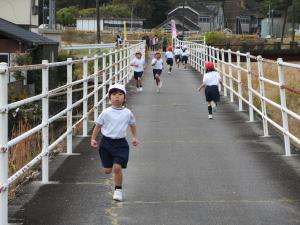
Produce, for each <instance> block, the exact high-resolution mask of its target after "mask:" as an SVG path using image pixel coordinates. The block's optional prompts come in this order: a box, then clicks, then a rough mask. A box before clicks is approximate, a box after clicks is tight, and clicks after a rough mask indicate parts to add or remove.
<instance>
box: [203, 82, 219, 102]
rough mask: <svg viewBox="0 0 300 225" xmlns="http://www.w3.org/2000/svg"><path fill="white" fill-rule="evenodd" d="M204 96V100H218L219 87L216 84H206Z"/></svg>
mask: <svg viewBox="0 0 300 225" xmlns="http://www.w3.org/2000/svg"><path fill="white" fill-rule="evenodd" d="M205 97H206V101H207V102H210V101H214V102H218V101H220V93H219V88H218V86H217V85H212V86H206V87H205Z"/></svg>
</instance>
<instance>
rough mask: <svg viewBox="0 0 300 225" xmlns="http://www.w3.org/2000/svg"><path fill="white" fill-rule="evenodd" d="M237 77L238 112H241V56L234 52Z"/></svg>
mask: <svg viewBox="0 0 300 225" xmlns="http://www.w3.org/2000/svg"><path fill="white" fill-rule="evenodd" d="M236 64H237V76H238V93H239V111H243V100H242V96H243V92H242V78H241V74H242V73H241V55H240V51H237V52H236Z"/></svg>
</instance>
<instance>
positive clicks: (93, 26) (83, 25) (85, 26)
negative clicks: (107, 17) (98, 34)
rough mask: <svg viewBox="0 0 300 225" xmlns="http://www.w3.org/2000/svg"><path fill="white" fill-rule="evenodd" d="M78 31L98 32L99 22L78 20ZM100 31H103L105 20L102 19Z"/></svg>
mask: <svg viewBox="0 0 300 225" xmlns="http://www.w3.org/2000/svg"><path fill="white" fill-rule="evenodd" d="M76 30H82V31H96V30H97V22H96V20H95V19H77V20H76ZM100 30H101V31H103V19H100Z"/></svg>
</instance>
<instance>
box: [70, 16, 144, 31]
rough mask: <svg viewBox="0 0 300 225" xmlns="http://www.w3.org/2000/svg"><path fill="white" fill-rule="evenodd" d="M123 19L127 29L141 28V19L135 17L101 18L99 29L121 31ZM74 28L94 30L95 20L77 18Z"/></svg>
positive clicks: (95, 26) (95, 27)
mask: <svg viewBox="0 0 300 225" xmlns="http://www.w3.org/2000/svg"><path fill="white" fill-rule="evenodd" d="M124 21H126V28H127V31H131V30H132V31H139V30H143V23H144V20H143V19H137V18H132V19H131V18H120V19H115V18H101V19H100V30H101V31H103V30H114V31H123V29H124ZM76 29H77V30H82V31H96V30H97V20H96V19H95V18H78V19H77V20H76Z"/></svg>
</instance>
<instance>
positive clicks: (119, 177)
mask: <svg viewBox="0 0 300 225" xmlns="http://www.w3.org/2000/svg"><path fill="white" fill-rule="evenodd" d="M113 171H114V175H115V177H114V179H115V186H116V187H121V188H122V183H123V173H122V166H121V165H119V164H114V165H113Z"/></svg>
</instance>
